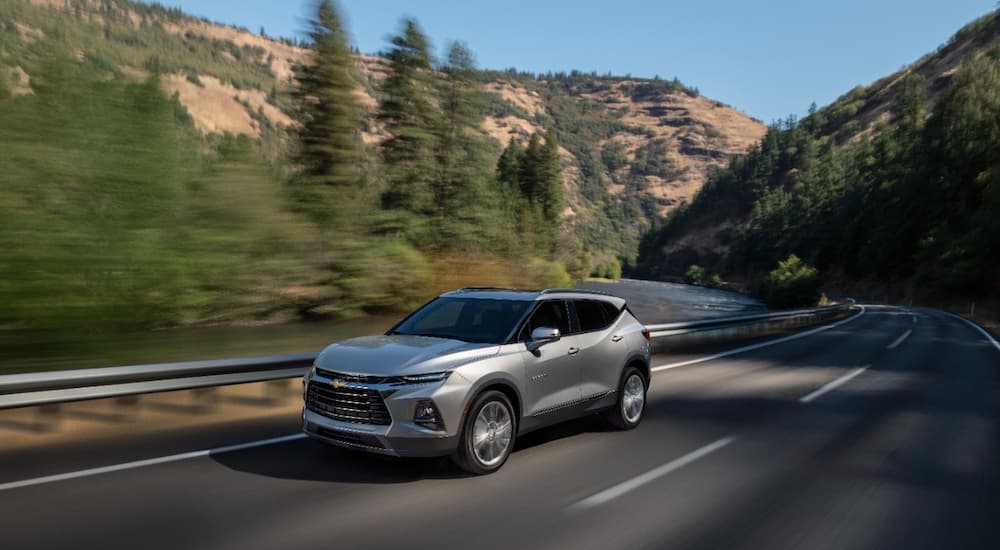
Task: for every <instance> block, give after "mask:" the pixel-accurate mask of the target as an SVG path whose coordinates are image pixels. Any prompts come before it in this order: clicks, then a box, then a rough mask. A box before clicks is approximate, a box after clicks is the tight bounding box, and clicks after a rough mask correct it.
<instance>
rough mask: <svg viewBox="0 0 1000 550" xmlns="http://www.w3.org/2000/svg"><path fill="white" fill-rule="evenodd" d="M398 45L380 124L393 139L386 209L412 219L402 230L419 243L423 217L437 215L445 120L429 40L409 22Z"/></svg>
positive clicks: (388, 145)
mask: <svg viewBox="0 0 1000 550" xmlns="http://www.w3.org/2000/svg"><path fill="white" fill-rule="evenodd" d="M392 44H393V48H392V50H390V51H389V53H388V59H389V76H388V78H386V81H385V84H384V85H383V88H382V92H383V96H384V99H383V100H382V102H381V104H380V106H379V112H378V120H379V121H381V122H382V123H383V124H385V129H386V131H387V132H388V133H389V136H390V137H389V138H388V139H386V140H385V141H384V142H383V143H382V158H383V161H384V166H385V179H386V190H385V193H384V194H383V195H382V207H383V208H385V209H386V210H389V211H395V212H396V213H398V214H400V215H401V216H402V217H405V218H408V219H406V220H405V221H402V222H400V223H401V226H400V228H399V229H400V230H401V231H402V232H404V233H408V234H409V235H410V236H411V237H412V238H414V239H415V240H419V238H420V237H419V236H418V234H419V233H420V232H421V229H420V228H418V227H416V225H418V224H419V217H423V216H430V215H431V214H432V213H433V206H434V197H433V192H432V185H433V182H434V180H435V179H436V177H437V175H438V169H437V162H436V159H435V153H436V152H437V150H438V142H437V136H438V134H439V131H440V130H439V129H440V126H441V117H440V112H439V111H438V108H437V107H436V106H435V105H434V102H433V101H432V94H433V92H434V82H433V76H432V73H431V64H432V59H431V54H430V51H429V45H428V42H427V37H425V36H424V34H423V33H422V32H421V31H420V29H419V27H418V26H417V23H416V21H414V20H412V19H406V20H405V21H404V22H403V30H402V32H401V33H400V34H399V35H397V36H395V37H393V38H392Z"/></svg>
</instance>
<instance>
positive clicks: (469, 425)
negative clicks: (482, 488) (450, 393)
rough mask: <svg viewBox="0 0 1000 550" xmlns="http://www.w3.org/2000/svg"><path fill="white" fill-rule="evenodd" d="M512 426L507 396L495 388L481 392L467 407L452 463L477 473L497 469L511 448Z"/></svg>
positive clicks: (511, 408)
mask: <svg viewBox="0 0 1000 550" xmlns="http://www.w3.org/2000/svg"><path fill="white" fill-rule="evenodd" d="M514 428H515V425H514V408H513V407H512V406H511V404H510V400H509V399H507V396H506V395H504V394H503V393H501V392H498V391H488V392H485V393H483V394H482V395H480V396H479V397H477V398H476V400H475V401H474V402H473V404H472V407H470V408H469V413H468V415H467V416H466V418H465V422H464V423H463V426H462V435H461V438H460V439H459V443H458V450H457V451H456V453H455V457H454V459H455V463H456V464H458V466H459V467H460V468H462V469H463V470H465V471H467V472H469V473H472V474H476V475H483V474H489V473H493V472H495V471H497V470H499V469H500V467H501V466H503V464H504V462H506V461H507V457H508V456H510V452H511V450H512V449H513V448H514V436H515V429H514Z"/></svg>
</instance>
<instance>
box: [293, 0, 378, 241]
mask: <svg viewBox="0 0 1000 550" xmlns="http://www.w3.org/2000/svg"><path fill="white" fill-rule="evenodd" d="M309 36H310V38H311V40H312V43H313V47H314V55H313V58H312V60H311V62H310V63H306V64H304V65H302V66H300V67H298V68H297V78H298V82H299V87H298V88H297V90H296V91H295V99H296V100H297V108H298V111H297V113H296V114H297V117H298V120H299V122H300V124H301V126H300V129H299V150H298V152H297V154H296V155H295V161H296V162H297V163H298V165H299V166H300V167H301V171H300V172H299V174H298V175H297V176H296V177H294V178H293V179H292V188H293V198H294V201H295V203H296V205H297V207H298V208H299V209H301V210H302V211H304V212H306V213H308V214H309V215H310V216H311V217H312V218H313V219H314V220H315V221H316V222H317V223H319V224H321V225H323V226H343V225H344V224H343V223H342V222H343V219H342V218H343V217H345V216H348V215H350V212H351V205H352V204H353V201H354V198H355V196H356V195H357V190H358V184H359V179H360V174H359V166H360V138H359V130H360V124H361V118H360V117H361V112H360V108H359V106H358V104H357V95H356V88H357V83H356V81H355V80H354V78H353V77H352V75H351V70H352V67H353V60H352V58H351V55H350V49H349V48H348V46H347V32H346V31H345V29H344V27H343V24H342V23H341V20H340V16H339V14H338V13H337V10H336V8H335V7H334V6H333V3H332V2H331V1H330V0H322V1H321V2H320V3H319V6H318V9H317V15H316V19H314V20H312V21H311V22H310V29H309Z"/></svg>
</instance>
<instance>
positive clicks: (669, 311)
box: [577, 279, 766, 324]
mask: <svg viewBox="0 0 1000 550" xmlns="http://www.w3.org/2000/svg"><path fill="white" fill-rule="evenodd" d="M577 286H578V287H580V288H586V289H589V290H599V291H601V292H607V293H608V294H613V295H615V296H620V297H622V298H625V300H626V301H627V302H628V306H629V309H631V310H632V312H633V313H634V314H635V316H636V317H638V318H639V320H640V321H642V322H643V323H648V324H654V323H671V322H675V321H690V320H695V319H710V318H712V317H729V316H732V315H741V314H749V313H758V312H761V311H765V310H766V308H765V307H764V303H763V302H761V301H760V300H757V299H754V298H751V297H749V296H746V295H744V294H739V293H737V292H731V291H728V290H719V289H714V288H705V287H700V286H693V285H685V284H678V283H661V282H657V281H639V280H635V279H621V280H619V281H616V282H599V281H586V282H583V283H580V284H579V285H577Z"/></svg>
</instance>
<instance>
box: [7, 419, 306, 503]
mask: <svg viewBox="0 0 1000 550" xmlns="http://www.w3.org/2000/svg"><path fill="white" fill-rule="evenodd" d="M304 437H306V434H302V433H299V434H291V435H285V436H281V437H272V438H271V439H261V440H260V441H251V442H249V443H240V444H238V445H228V446H226V447H217V448H215V449H204V450H201V451H191V452H189V453H180V454H176V455H170V456H161V457H159V458H150V459H146V460H136V461H134V462H125V463H122V464H114V465H111V466H102V467H100V468H90V469H88V470H78V471H76V472H67V473H65V474H56V475H51V476H44V477H36V478H32V479H25V480H21V481H10V482H8V483H0V491H7V490H10V489H18V488H21V487H30V486H32V485H42V484H45V483H54V482H56V481H66V480H67V479H76V478H80V477H89V476H96V475H100V474H107V473H110V472H120V471H122V470H132V469H134V468H143V467H145V466H154V465H156V464H165V463H168V462H178V461H181V460H189V459H192V458H199V457H203V456H210V455H217V454H222V453H230V452H233V451H241V450H243V449H252V448H254V447H263V446H265V445H275V444H277V443H286V442H288V441H295V440H297V439H302V438H304Z"/></svg>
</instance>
